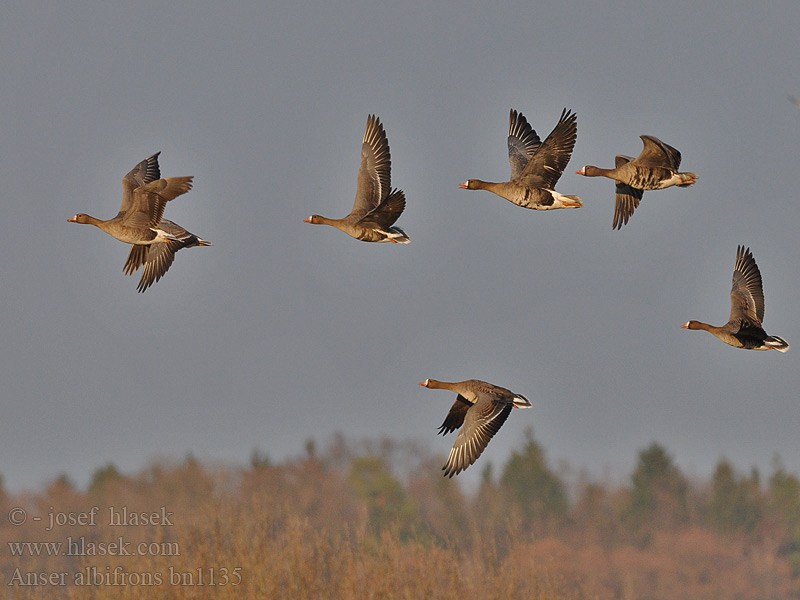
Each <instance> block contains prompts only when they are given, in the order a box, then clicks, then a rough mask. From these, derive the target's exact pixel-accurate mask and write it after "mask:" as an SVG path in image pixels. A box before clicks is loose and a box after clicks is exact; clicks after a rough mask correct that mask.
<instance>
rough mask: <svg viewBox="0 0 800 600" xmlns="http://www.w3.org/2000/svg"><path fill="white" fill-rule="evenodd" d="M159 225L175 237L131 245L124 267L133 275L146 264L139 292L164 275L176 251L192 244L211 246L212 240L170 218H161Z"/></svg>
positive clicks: (125, 270)
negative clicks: (146, 243)
mask: <svg viewBox="0 0 800 600" xmlns="http://www.w3.org/2000/svg"><path fill="white" fill-rule="evenodd" d="M159 227H160V228H161V229H163V230H164V231H166V232H167V233H169V234H170V235H171V236H173V237H174V238H175V239H172V240H167V241H166V242H158V243H155V244H150V245H148V246H144V245H139V244H134V245H133V246H131V251H130V254H128V260H127V261H126V262H125V267H123V269H122V270H123V271H124V272H125V274H126V275H133V273H134V272H135V271H136V270H137V269H138V268H139V267H141V266H142V265H144V271H143V272H142V278H141V279H140V280H139V287H138V288H137V290H138V291H139V292H144V291H145V290H147V288H149V287H150V286H151V285H153V284H154V283H156V282H157V281H158V280H159V279H161V278H162V277H163V276H164V274H165V273H166V272H167V271H168V270H169V268H170V267H171V266H172V263H173V261H174V260H175V253H176V252H177V251H178V250H180V249H182V248H191V247H192V246H211V242H208V241H206V240H204V239H203V238H201V237H199V236H197V235H195V234H194V233H191V232H190V231H187V230H186V229H184V228H183V227H181V226H180V225H178V224H177V223H173V222H172V221H170V220H168V219H161V223H160V224H159Z"/></svg>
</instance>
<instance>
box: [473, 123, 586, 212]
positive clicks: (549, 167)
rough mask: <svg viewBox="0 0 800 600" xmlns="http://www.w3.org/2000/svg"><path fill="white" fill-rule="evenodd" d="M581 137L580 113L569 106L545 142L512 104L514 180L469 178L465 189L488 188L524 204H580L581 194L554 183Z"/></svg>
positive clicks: (541, 206)
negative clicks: (563, 190)
mask: <svg viewBox="0 0 800 600" xmlns="http://www.w3.org/2000/svg"><path fill="white" fill-rule="evenodd" d="M577 137H578V116H577V115H576V114H575V113H572V112H570V111H568V110H567V109H566V108H565V109H564V110H563V111H562V112H561V118H560V119H559V120H558V123H557V124H556V126H555V128H553V131H551V132H550V135H548V136H547V138H546V139H545V140H544V142H542V141H541V140H540V139H539V136H538V135H537V134H536V131H534V129H533V128H532V127H531V126H530V125H529V124H528V121H527V120H526V119H525V117H524V116H523V114H522V113H518V112H517V111H516V110H514V109H513V108H512V109H511V113H510V114H509V117H508V161H509V163H511V180H510V181H503V182H501V183H495V182H492V181H481V180H480V179H468V180H467V181H465V182H464V183H460V184H459V185H458V187H459V188H461V189H463V190H488V191H490V192H492V193H493V194H497V195H498V196H500V197H501V198H505V199H506V200H508V201H509V202H513V203H514V204H517V205H519V206H522V207H524V208H531V209H534V210H552V209H555V208H578V207H580V206H583V202H582V201H581V199H580V198H579V197H578V196H565V195H563V194H560V193H559V192H557V191H555V189H554V188H555V185H556V183H557V182H558V180H559V178H560V177H561V174H562V173H563V172H564V169H565V168H566V166H567V163H568V162H569V159H570V156H572V149H573V148H574V146H575V140H576V139H577Z"/></svg>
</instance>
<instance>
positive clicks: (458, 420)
mask: <svg viewBox="0 0 800 600" xmlns="http://www.w3.org/2000/svg"><path fill="white" fill-rule="evenodd" d="M419 385H421V386H423V387H426V388H431V389H439V390H450V391H451V392H455V393H456V394H458V395H457V397H456V401H455V402H454V403H453V406H452V407H451V408H450V412H448V413H447V417H445V419H444V422H443V423H442V424H441V426H440V427H439V433H440V434H442V435H444V434H447V433H450V432H451V431H455V430H456V429H459V428H461V431H460V432H459V433H458V437H457V438H456V441H455V444H453V448H452V450H450V455H449V456H448V458H447V462H446V463H445V465H444V466H443V467H442V470H443V471H444V474H445V476H449V477H452V476H453V475H457V474H458V473H460V472H461V471H463V470H464V469H466V468H467V467H468V466H470V465H471V464H472V463H474V462H475V461H476V460H477V459H478V457H479V456H480V455H481V453H482V452H483V451H484V450H485V449H486V445H487V444H488V443H489V440H491V439H492V437H493V436H494V434H495V433H497V431H498V430H499V429H500V427H501V426H502V425H503V423H505V422H506V419H507V418H508V415H509V414H510V413H511V409H512V408H514V407H517V408H530V407H531V406H532V405H531V403H530V402H529V401H528V399H527V398H526V397H525V396H523V395H521V394H515V393H514V392H512V391H511V390H507V389H506V388H503V387H500V386H497V385H493V384H491V383H486V382H485V381H480V380H478V379H469V380H467V381H459V382H455V383H450V382H447V381H437V380H435V379H426V380H425V381H423V382H422V383H420V384H419Z"/></svg>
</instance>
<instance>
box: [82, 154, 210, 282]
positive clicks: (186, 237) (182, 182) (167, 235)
mask: <svg viewBox="0 0 800 600" xmlns="http://www.w3.org/2000/svg"><path fill="white" fill-rule="evenodd" d="M159 154H161V153H160V152H156V153H155V154H153V155H152V156H149V157H148V158H146V159H144V160H143V161H142V162H140V163H139V164H138V165H136V166H135V167H134V168H133V169H132V170H131V171H130V172H129V173H128V174H127V175H125V177H124V178H123V180H122V205H121V206H120V209H119V212H118V213H117V215H116V216H115V217H114V218H112V219H108V220H102V219H97V218H95V217H92V216H90V215H87V214H84V213H78V214H77V215H75V216H74V217H72V218H71V219H68V221H69V222H70V223H83V224H90V225H94V226H96V227H99V228H100V229H102V230H103V231H105V232H106V233H108V234H109V235H111V236H112V237H115V238H116V239H118V240H120V241H121V242H125V243H129V244H133V247H132V248H131V251H130V254H129V255H128V260H127V261H126V263H125V267H124V268H123V271H124V272H125V273H126V274H127V275H130V274H132V273H133V272H134V271H135V270H136V269H138V268H139V267H140V266H141V265H142V264H144V265H145V271H144V273H143V275H142V279H141V281H140V282H139V291H140V292H143V291H145V290H146V289H147V288H148V287H150V285H152V283H153V282H154V281H158V280H159V279H160V278H161V277H162V276H163V275H164V273H166V272H167V270H168V269H169V267H170V265H171V264H172V261H173V260H174V255H175V252H177V251H178V250H179V249H180V248H187V247H190V246H209V245H211V244H210V243H209V242H206V241H205V240H203V239H202V238H199V237H197V236H195V235H194V234H191V233H189V232H188V231H186V230H185V229H184V228H183V227H181V226H180V225H178V224H176V223H173V222H172V221H168V220H166V219H162V216H163V214H164V209H165V208H166V205H167V202H169V201H170V200H173V199H174V198H177V197H178V196H180V195H182V194H185V193H186V192H188V191H189V190H191V189H192V180H193V176H189V177H167V178H165V179H161V170H160V168H159V165H158V155H159Z"/></svg>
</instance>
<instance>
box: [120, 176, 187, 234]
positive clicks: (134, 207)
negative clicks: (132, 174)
mask: <svg viewBox="0 0 800 600" xmlns="http://www.w3.org/2000/svg"><path fill="white" fill-rule="evenodd" d="M192 179H193V176H191V175H190V176H189V177H167V178H166V179H156V180H155V181H151V182H150V183H147V184H145V185H143V186H141V187H138V188H136V189H135V190H133V201H132V202H131V206H130V208H129V210H128V211H127V212H126V213H125V216H124V217H122V223H123V225H127V226H130V227H155V226H156V225H158V224H159V222H160V221H161V217H162V216H163V215H164V209H165V208H166V207H167V202H169V201H170V200H172V199H174V198H177V197H178V196H180V195H181V194H185V193H186V192H188V191H189V190H190V189H192Z"/></svg>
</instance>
